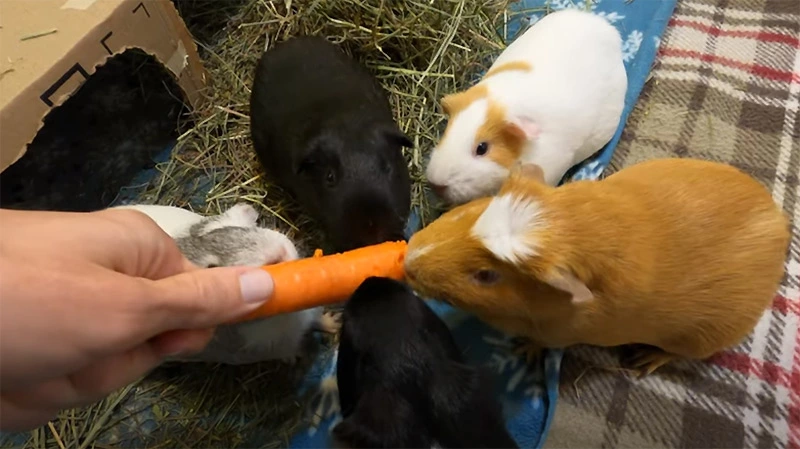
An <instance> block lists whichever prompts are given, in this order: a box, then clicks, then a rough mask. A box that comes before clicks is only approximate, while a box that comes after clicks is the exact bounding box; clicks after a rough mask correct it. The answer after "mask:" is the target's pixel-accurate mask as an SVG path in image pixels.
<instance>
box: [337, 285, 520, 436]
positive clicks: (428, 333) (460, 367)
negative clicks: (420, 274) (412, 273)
mask: <svg viewBox="0 0 800 449" xmlns="http://www.w3.org/2000/svg"><path fill="white" fill-rule="evenodd" d="M336 380H337V384H338V389H339V404H340V406H341V413H342V421H341V422H340V423H339V424H337V425H336V426H335V427H334V428H333V430H332V435H333V440H334V441H333V443H334V444H335V445H336V446H337V447H340V446H341V447H349V448H359V447H363V448H378V447H387V448H388V447H392V448H394V447H415V448H423V447H442V448H454V447H471V448H478V447H485V448H511V447H517V444H516V443H515V441H514V439H513V438H512V437H511V436H510V434H509V433H508V430H507V428H506V424H505V420H504V419H503V409H502V405H501V404H500V403H499V402H498V401H497V399H496V398H495V396H494V390H493V383H492V379H491V376H490V375H489V374H488V372H486V371H485V368H483V367H474V366H471V365H469V364H468V363H467V362H466V360H465V359H464V357H463V355H462V353H461V350H460V349H459V347H458V346H457V345H456V343H455V340H454V339H453V336H452V335H451V333H450V330H449V329H448V327H447V325H446V324H445V323H444V321H443V320H442V319H441V318H439V317H438V316H437V315H436V313H434V312H433V310H431V309H430V308H429V307H428V306H427V305H426V304H425V303H424V302H423V301H422V299H420V298H419V297H417V296H416V295H415V294H414V293H413V292H412V291H411V290H410V289H409V288H408V287H407V286H406V285H404V284H403V283H401V282H398V281H395V280H392V279H388V278H381V277H371V278H368V279H367V280H365V281H364V282H363V283H362V284H361V285H360V286H359V287H358V289H356V291H355V293H354V294H353V295H352V296H351V297H350V299H349V300H348V302H347V303H346V304H345V308H344V313H343V317H342V332H341V336H340V343H339V353H338V358H337V362H336Z"/></svg>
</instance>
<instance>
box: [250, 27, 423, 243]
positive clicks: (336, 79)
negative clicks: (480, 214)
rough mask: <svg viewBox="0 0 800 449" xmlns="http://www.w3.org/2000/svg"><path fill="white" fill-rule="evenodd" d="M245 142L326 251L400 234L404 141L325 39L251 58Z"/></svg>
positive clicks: (361, 70) (368, 78) (358, 71)
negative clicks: (323, 239)
mask: <svg viewBox="0 0 800 449" xmlns="http://www.w3.org/2000/svg"><path fill="white" fill-rule="evenodd" d="M250 118H251V134H252V139H253V147H254V148H255V152H256V154H257V156H258V159H259V161H260V162H261V165H262V166H263V167H264V170H265V172H266V174H267V175H268V176H270V177H271V178H273V179H275V180H276V181H277V182H278V183H279V184H280V185H281V186H282V187H284V188H285V189H286V190H287V191H288V192H289V193H290V194H291V195H292V196H293V197H294V198H295V200H296V201H297V202H298V203H299V205H300V206H302V208H303V209H304V210H305V211H306V213H308V214H309V216H311V217H312V218H313V219H315V220H316V221H317V222H318V223H320V225H321V227H322V229H323V230H324V232H325V234H326V236H327V238H328V240H329V242H330V243H332V245H333V248H334V250H335V251H346V250H350V249H354V248H357V247H361V246H367V245H372V244H377V243H381V242H384V241H391V240H404V239H405V236H404V229H405V223H406V220H407V219H408V215H409V212H410V207H411V205H410V204H411V179H410V177H409V173H408V167H407V165H406V161H405V158H404V157H403V153H402V148H403V147H411V146H412V143H411V141H410V140H409V139H408V137H407V136H406V135H405V134H403V132H401V131H400V129H399V128H398V126H397V124H396V123H395V122H394V118H393V116H392V109H391V107H390V105H389V100H388V97H387V95H386V92H385V91H384V89H383V87H381V85H380V83H378V81H377V80H376V79H375V77H374V76H372V74H371V73H370V72H369V71H368V70H367V69H366V68H365V67H363V66H362V65H361V64H360V63H358V62H357V61H355V60H354V59H352V58H350V57H349V56H347V54H345V53H344V51H342V50H341V49H340V48H339V47H338V46H336V45H335V44H333V43H331V42H328V41H327V40H326V39H325V38H322V37H314V36H301V37H295V38H291V39H289V40H287V41H283V42H281V43H278V44H276V45H275V46H274V47H273V48H271V49H269V50H267V51H266V52H265V53H264V54H263V56H262V57H261V60H260V61H259V63H258V67H257V69H256V72H255V80H254V83H253V89H252V96H251V99H250Z"/></svg>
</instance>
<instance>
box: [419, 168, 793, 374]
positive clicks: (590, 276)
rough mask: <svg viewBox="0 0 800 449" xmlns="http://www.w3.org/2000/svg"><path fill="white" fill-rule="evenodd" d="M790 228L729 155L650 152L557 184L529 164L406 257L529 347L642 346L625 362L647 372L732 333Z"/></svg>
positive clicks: (423, 285) (439, 290)
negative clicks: (597, 175)
mask: <svg viewBox="0 0 800 449" xmlns="http://www.w3.org/2000/svg"><path fill="white" fill-rule="evenodd" d="M789 238H790V233H789V226H788V220H787V218H786V216H785V215H784V214H783V213H782V211H781V210H780V209H779V208H778V207H777V206H776V204H775V203H774V202H773V200H772V197H771V196H770V194H769V192H768V191H767V190H766V189H765V188H764V187H763V186H762V185H761V184H760V183H758V182H757V181H756V180H755V179H753V178H751V177H749V176H748V175H746V174H744V173H742V172H740V171H739V170H737V169H736V168H734V167H731V166H728V165H724V164H720V163H714V162H706V161H701V160H692V159H659V160H653V161H648V162H642V163H639V164H636V165H632V166H630V167H627V168H625V169H622V170H620V171H619V172H617V173H615V174H613V175H611V176H609V177H607V178H606V179H604V180H602V181H577V182H573V183H569V184H566V185H563V186H561V187H551V186H548V185H546V184H545V183H544V182H543V179H542V171H541V169H539V168H538V167H536V166H532V165H525V166H522V167H521V168H517V169H516V170H514V171H513V172H512V175H511V176H510V177H509V179H508V180H507V181H506V182H505V183H504V185H503V187H502V189H501V190H500V192H499V194H498V195H497V196H495V197H487V198H482V199H478V200H474V201H472V202H469V203H467V204H464V205H462V206H459V207H457V208H454V209H453V210H451V211H449V212H448V213H446V214H444V215H442V216H441V217H440V218H439V219H437V220H436V221H434V222H433V223H431V224H430V225H429V226H428V227H426V228H424V229H422V230H421V231H419V232H417V233H416V234H415V235H414V236H413V237H412V238H411V239H410V241H409V246H408V254H407V257H406V261H405V264H406V271H407V277H408V280H409V283H410V285H411V286H412V287H413V288H414V289H416V291H418V292H419V293H421V294H423V295H426V296H431V297H434V298H442V299H444V300H447V301H449V302H451V303H452V304H454V305H456V306H458V307H459V308H462V309H464V310H466V311H468V312H471V313H473V314H474V315H476V316H477V317H479V318H481V319H483V320H484V321H485V322H487V323H489V324H490V325H493V326H494V327H496V328H498V329H500V330H502V331H505V332H507V333H509V334H514V335H516V336H520V337H527V339H528V340H529V344H528V348H526V349H527V350H528V352H529V355H531V354H533V353H535V352H536V350H537V348H541V347H551V348H564V347H568V346H571V345H575V344H590V345H597V346H618V345H626V344H640V345H649V346H650V347H651V348H650V349H644V350H642V351H641V352H639V353H638V354H637V355H636V356H635V357H634V360H632V364H631V367H632V368H635V369H639V370H640V374H649V373H650V372H652V371H653V370H655V369H656V368H658V367H659V366H661V365H663V364H664V363H667V362H669V361H671V360H674V359H677V358H689V359H705V358H708V357H709V356H711V355H713V354H715V353H716V352H718V351H721V350H724V349H726V348H729V347H731V346H734V345H736V344H738V343H740V342H741V341H742V340H743V339H744V338H745V337H746V336H747V335H748V334H749V333H750V332H751V331H752V329H753V328H754V326H755V325H756V323H757V322H758V320H759V319H760V317H761V316H762V314H763V312H764V310H765V308H767V307H768V306H769V305H770V304H771V301H772V300H773V297H774V295H775V293H776V290H777V287H778V285H779V283H780V281H781V278H782V276H783V273H784V260H785V257H786V252H787V247H788V242H789Z"/></svg>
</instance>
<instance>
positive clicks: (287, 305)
mask: <svg viewBox="0 0 800 449" xmlns="http://www.w3.org/2000/svg"><path fill="white" fill-rule="evenodd" d="M406 246H407V244H406V242H404V241H398V242H385V243H380V244H377V245H372V246H367V247H363V248H358V249H354V250H352V251H347V252H344V253H338V254H332V255H328V256H323V255H322V251H321V250H317V251H315V252H314V256H313V257H309V258H305V259H299V260H292V261H288V262H282V263H278V264H275V265H266V266H264V267H262V269H264V270H266V271H267V272H269V274H271V275H272V279H273V281H274V282H275V291H274V292H273V294H272V298H271V299H270V300H269V301H267V302H266V303H265V304H264V305H263V306H261V307H260V308H258V309H256V310H255V311H253V312H251V313H249V314H248V315H246V316H244V317H242V318H240V319H238V320H236V321H237V322H239V321H247V320H252V319H254V318H263V317H268V316H272V315H277V314H282V313H289V312H297V311H300V310H304V309H310V308H312V307H318V306H325V305H332V304H337V303H341V302H344V301H347V299H348V298H349V297H350V296H351V295H352V294H353V292H355V290H356V289H357V288H358V286H359V285H361V283H362V282H364V280H365V279H367V278H368V277H370V276H381V277H387V278H392V279H396V280H399V281H401V280H403V278H404V277H405V274H404V272H403V261H404V259H405V255H406Z"/></svg>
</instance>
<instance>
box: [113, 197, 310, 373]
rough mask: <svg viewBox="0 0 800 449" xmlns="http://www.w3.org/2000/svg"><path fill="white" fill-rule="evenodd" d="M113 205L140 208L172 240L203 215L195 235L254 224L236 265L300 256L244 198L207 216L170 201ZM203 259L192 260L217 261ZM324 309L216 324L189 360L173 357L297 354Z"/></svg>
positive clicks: (241, 359)
mask: <svg viewBox="0 0 800 449" xmlns="http://www.w3.org/2000/svg"><path fill="white" fill-rule="evenodd" d="M117 208H120V209H134V210H138V211H140V212H143V213H144V214H146V215H148V216H149V217H150V218H151V219H153V221H155V222H156V224H158V225H159V227H161V228H162V229H163V230H164V232H166V233H167V234H169V235H170V236H171V237H173V238H176V239H177V238H185V237H187V236H189V228H190V227H192V226H193V225H195V224H197V223H201V222H203V221H204V220H205V222H204V223H203V225H202V229H201V231H200V232H199V234H198V235H204V234H205V233H208V232H211V231H213V230H217V229H223V228H226V227H240V228H252V229H253V231H254V232H255V234H254V236H253V238H252V239H251V240H248V241H247V245H246V247H242V248H240V249H237V256H236V257H237V260H236V261H235V265H241V266H253V267H258V266H263V265H268V264H272V263H276V262H282V261H287V260H295V259H297V258H298V257H299V255H298V252H297V248H296V247H295V246H294V244H293V243H292V241H291V240H290V239H289V238H288V237H287V236H285V235H284V234H282V233H280V232H277V231H274V230H272V229H267V228H261V227H259V226H258V223H257V221H258V215H259V214H258V211H256V210H255V209H254V208H253V207H252V206H250V205H248V204H245V203H240V204H236V205H234V206H232V207H231V208H230V209H228V210H227V211H225V212H224V213H223V214H220V215H216V216H211V217H203V216H202V215H199V214H196V213H194V212H191V211H188V210H185V209H181V208H179V207H174V206H159V205H147V204H136V205H126V206H118V207H117ZM259 235H260V236H261V237H260V238H259V237H258V236H259ZM240 244H241V243H240ZM231 245H232V246H233V247H234V248H235V245H236V242H234V241H231ZM201 258H202V260H192V262H194V263H196V264H199V265H203V263H205V262H208V261H213V260H219V256H218V255H215V254H206V255H203V256H201ZM322 310H323V309H322V308H321V307H317V308H313V309H307V310H302V311H299V312H293V313H286V314H282V315H277V316H273V317H269V318H263V319H258V320H253V321H248V322H244V323H238V324H234V325H226V326H220V327H218V328H217V332H216V334H215V336H214V339H213V340H212V342H211V343H210V344H209V345H208V346H207V347H206V349H205V350H204V351H203V352H202V353H200V354H198V355H196V356H193V358H192V359H189V360H177V361H202V362H214V363H225V364H232V365H239V364H246V363H256V362H260V361H265V360H276V359H283V360H287V361H289V360H292V359H294V358H295V357H297V355H298V353H299V351H300V349H301V348H300V345H301V343H302V338H303V336H304V334H305V333H306V332H307V331H308V330H309V329H310V328H311V327H312V326H313V325H314V324H316V323H318V322H320V320H321V319H322Z"/></svg>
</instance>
